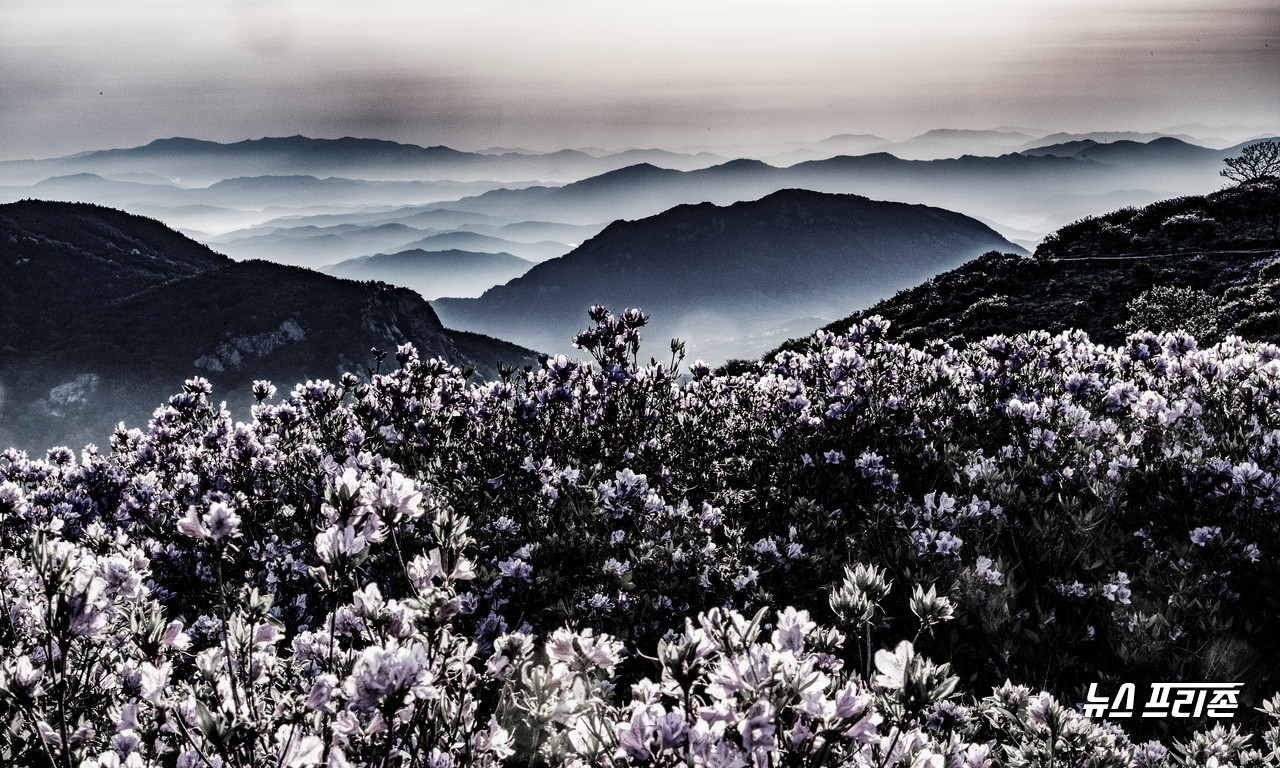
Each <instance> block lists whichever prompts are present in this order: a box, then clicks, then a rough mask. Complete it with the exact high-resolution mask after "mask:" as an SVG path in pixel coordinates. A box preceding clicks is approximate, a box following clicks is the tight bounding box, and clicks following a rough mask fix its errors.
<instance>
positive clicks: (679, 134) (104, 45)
mask: <svg viewBox="0 0 1280 768" xmlns="http://www.w3.org/2000/svg"><path fill="white" fill-rule="evenodd" d="M1278 83H1280V2H1277V0H1204V1H1203V2H1192V1H1191V0H1174V1H1173V2H1155V1H1154V0H930V1H926V0H875V1H874V2H866V1H864V0H768V1H765V0H645V1H644V2H634V1H633V0H457V1H456V2H447V3H446V2H436V1H433V0H359V1H358V2H357V0H198V2H191V1H190V0H113V1H112V2H103V1H102V0H2V1H0V137H3V143H2V144H0V158H3V159H12V158H20V157H47V156H52V155H59V154H66V153H70V152H74V151H79V150H84V149H98V148H106V147H122V146H134V145H137V144H143V143H146V142H148V141H150V140H152V139H156V138H161V137H168V136H191V137H195V138H203V139H212V140H218V141H231V140H240V139H246V138H259V137H262V136H282V135H293V134H305V135H309V136H321V137H338V136H344V135H353V136H367V137H376V138H388V139H395V140H398V141H407V142H413V143H418V144H448V145H450V146H455V147H458V148H462V149H479V148H483V147H488V146H493V145H503V146H521V147H533V148H551V147H563V146H587V145H594V146H602V147H610V148H614V147H623V146H635V145H663V146H696V145H723V144H732V143H754V142H781V141H790V140H809V141H812V140H817V139H821V138H824V137H826V136H829V135H831V134H834V133H863V132H867V133H878V134H880V135H887V136H889V137H890V138H905V137H906V136H909V135H912V134H916V133H921V132H923V131H925V130H928V129H930V128H937V127H955V128H995V127H998V126H1006V125H1019V126H1028V127H1035V128H1043V129H1046V130H1154V129H1162V128H1168V127H1171V126H1177V125H1183V124H1188V123H1203V124H1207V125H1210V126H1230V125H1246V126H1257V127H1260V128H1263V129H1266V130H1272V131H1274V130H1276V129H1277V128H1280V86H1278V85H1277V84H1278ZM1201 132H1202V133H1206V134H1208V135H1212V132H1211V131H1201Z"/></svg>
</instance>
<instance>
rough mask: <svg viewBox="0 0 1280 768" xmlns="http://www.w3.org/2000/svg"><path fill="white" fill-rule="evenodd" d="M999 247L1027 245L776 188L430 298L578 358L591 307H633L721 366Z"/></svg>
mask: <svg viewBox="0 0 1280 768" xmlns="http://www.w3.org/2000/svg"><path fill="white" fill-rule="evenodd" d="M993 249H1001V250H1009V251H1013V252H1020V251H1021V249H1020V248H1018V246H1016V245H1014V244H1012V243H1010V242H1008V241H1007V240H1005V239H1004V238H1002V237H1001V236H1000V235H998V234H997V233H996V232H994V231H992V230H991V228H989V227H987V226H986V225H984V224H982V223H980V222H978V221H975V220H973V219H971V218H968V217H966V216H963V215H960V214H957V213H953V212H951V211H945V210H941V209H938V208H931V207H927V206H921V205H907V204H903V203H889V202H878V201H873V200H869V199H867V198H864V197H858V196H855V195H833V194H825V193H820V192H812V191H807V190H783V191H779V192H775V193H773V194H770V195H768V196H766V197H764V198H763V199H760V200H758V201H752V202H743V203H736V204H733V205H730V206H727V207H720V206H716V205H713V204H711V203H700V204H697V205H681V206H677V207H675V208H673V209H671V210H668V211H665V212H663V213H661V214H658V215H656V216H651V217H647V218H644V219H641V220H638V221H616V222H614V223H613V224H611V225H609V226H608V227H606V228H605V229H604V231H603V232H601V233H600V234H599V235H597V236H595V237H594V238H592V239H590V240H588V241H587V242H586V243H583V244H582V245H581V246H579V247H578V248H576V249H574V250H573V251H572V252H571V253H569V254H567V255H565V256H563V257H561V258H558V259H552V260H550V261H547V262H543V263H541V264H538V265H535V266H534V267H533V268H531V269H530V270H529V271H528V272H527V273H525V274H524V275H523V276H522V277H519V278H516V279H514V280H512V281H510V282H508V283H506V284H505V285H501V286H497V287H494V288H491V289H490V290H488V291H486V292H485V293H484V294H483V295H482V296H480V297H479V298H477V299H441V300H439V301H436V302H435V303H434V306H435V307H436V310H437V311H438V312H439V313H440V317H441V318H442V320H443V321H444V322H445V324H446V325H448V326H449V327H454V328H463V329H467V330H471V331H477V332H480V333H487V334H497V335H501V336H502V337H503V338H507V339H509V340H512V341H515V342H516V343H519V344H523V345H526V346H531V347H534V348H536V349H540V350H543V351H546V352H565V353H573V354H581V353H580V352H579V351H577V350H574V349H573V348H572V347H571V346H570V345H569V341H570V339H571V338H572V336H573V334H574V333H575V332H576V331H577V330H580V329H581V328H582V327H584V325H585V324H586V322H587V321H586V312H587V309H588V308H589V307H590V306H592V305H594V304H604V305H606V306H608V307H610V308H611V309H617V310H620V309H622V308H625V307H640V308H642V309H644V310H645V311H646V312H648V313H649V314H650V316H651V318H652V320H651V323H650V325H649V326H648V328H647V329H646V337H647V338H649V339H650V340H651V341H653V340H656V342H655V343H656V345H657V348H661V347H664V346H665V343H666V341H667V340H668V339H670V338H680V339H683V340H685V341H687V342H688V347H689V354H690V359H693V358H694V357H701V358H704V359H706V360H708V361H722V360H724V359H725V358H726V357H730V356H744V355H752V354H759V352H761V351H763V350H765V349H767V348H768V347H769V346H770V345H771V344H774V343H776V342H777V341H779V340H780V339H781V338H782V337H781V336H779V335H778V331H777V330H776V329H777V328H778V327H779V326H785V325H786V324H788V323H790V322H791V321H793V320H795V319H797V318H806V319H807V320H808V322H809V323H810V327H812V326H813V325H815V324H817V323H818V322H820V320H819V319H818V318H821V317H824V316H825V317H836V316H840V315H842V314H847V312H848V311H849V310H850V309H852V308H854V307H858V306H866V305H869V304H871V303H873V302H874V301H876V300H877V299H878V298H881V297H884V296H888V295H891V294H892V293H893V292H894V291H897V290H901V289H903V288H906V287H909V286H911V285H914V284H916V283H918V282H920V281H921V280H924V279H927V278H928V277H931V276H932V275H934V274H937V273H938V272H941V271H943V270H946V269H950V268H952V267H955V266H958V265H959V264H961V263H963V262H964V261H966V260H968V259H970V258H972V257H974V256H977V255H978V254H980V253H983V252H984V251H989V250H993ZM790 330H791V331H794V327H791V328H790ZM649 349H650V350H654V349H655V347H652V346H651V347H649ZM652 353H653V352H651V354H652ZM657 354H658V355H659V356H661V355H662V352H661V349H657Z"/></svg>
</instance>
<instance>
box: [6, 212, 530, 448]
mask: <svg viewBox="0 0 1280 768" xmlns="http://www.w3.org/2000/svg"><path fill="white" fill-rule="evenodd" d="M0 265H3V269H4V272H5V279H4V280H3V281H0V334H2V336H3V338H4V340H5V341H4V346H3V347H0V443H2V444H4V445H18V446H22V447H27V448H32V449H43V448H46V447H48V446H49V445H51V444H53V443H63V444H68V445H83V444H85V443H88V442H96V443H103V442H105V440H106V439H107V438H108V437H109V436H110V435H111V431H112V428H113V427H114V426H115V424H116V423H117V422H120V421H124V422H125V423H126V424H127V425H129V426H139V425H143V424H145V420H146V418H147V416H148V414H149V413H150V412H151V411H152V409H153V408H154V407H155V405H156V404H157V403H161V402H164V400H165V398H166V397H167V396H168V395H170V394H172V393H174V392H177V391H179V390H180V389H181V386H182V382H183V381H184V379H186V378H189V377H191V376H203V377H205V378H207V379H208V380H209V381H211V382H212V384H213V385H214V387H215V397H216V398H220V399H226V400H227V401H228V402H229V403H230V404H231V406H232V408H233V412H238V413H243V414H244V415H245V416H247V413H248V412H247V410H245V409H247V407H248V405H250V404H251V403H252V397H251V395H250V388H251V385H252V382H253V381H254V380H256V379H270V380H274V381H275V382H277V383H278V384H279V385H280V386H281V388H288V387H292V386H293V384H295V383H297V382H300V381H305V380H307V379H330V380H334V381H337V380H338V378H339V377H340V375H341V374H342V373H343V372H344V371H352V372H355V373H360V372H362V371H364V370H365V369H366V366H369V365H372V362H373V358H372V356H371V354H370V349H371V348H374V347H376V348H378V349H381V350H383V351H390V352H394V351H395V349H396V347H397V345H399V344H403V343H406V342H411V343H413V344H415V345H416V346H417V347H418V349H419V350H420V351H421V353H422V354H423V356H424V357H425V356H438V357H442V358H444V359H445V360H448V361H449V362H450V363H452V364H455V365H458V366H470V365H474V366H476V367H477V369H478V372H480V373H481V374H484V375H488V376H495V375H496V374H497V363H498V362H500V361H501V362H507V363H511V364H518V365H519V364H530V363H532V362H534V361H535V359H536V358H535V355H534V353H532V352H531V351H529V350H526V349H521V348H519V347H516V346H514V345H512V344H508V343H505V342H500V341H498V340H496V339H491V338H485V337H481V336H478V335H475V334H469V333H464V332H456V331H448V330H446V329H445V328H444V327H443V326H442V325H441V324H440V321H439V319H438V317H437V316H436V314H435V312H434V311H433V310H432V308H431V306H430V305H429V304H427V302H426V301H424V300H423V299H422V297H421V296H419V295H418V294H416V293H414V292H412V291H409V290H406V289H402V288H393V287H391V286H388V285H385V284H380V283H357V282H352V281H348V280H340V279H338V278H335V277H331V276H328V275H322V274H319V273H317V272H312V271H309V270H304V269H299V268H296V267H288V266H282V265H278V264H273V263H269V262H263V261H247V262H234V261H232V260H231V259H229V258H227V257H226V256H222V255H219V254H217V253H214V252H213V251H211V250H209V249H208V248H207V247H205V246H203V245H200V244H198V243H195V242H193V241H191V240H190V239H188V238H186V237H184V236H182V235H180V234H178V233H176V232H173V231H172V230H170V229H168V228H167V227H165V226H163V225H162V224H160V223H159V222H156V221H153V220H150V219H145V218H142V217H138V216H133V215H129V214H125V213H122V212H120V211H115V210H111V209H107V208H101V207H98V206H93V205H87V204H69V203H50V202H39V201H26V202H20V203H13V204H8V205H2V206H0ZM237 409H238V410H237Z"/></svg>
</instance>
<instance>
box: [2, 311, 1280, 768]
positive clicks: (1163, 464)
mask: <svg viewBox="0 0 1280 768" xmlns="http://www.w3.org/2000/svg"><path fill="white" fill-rule="evenodd" d="M591 318H592V321H593V324H594V327H592V328H590V329H589V330H587V331H584V332H583V333H581V334H579V336H578V338H577V340H576V342H577V344H578V345H579V346H580V347H581V348H582V349H584V350H585V351H587V352H588V353H590V355H591V356H592V357H593V358H594V359H593V361H591V362H577V361H573V360H571V359H569V358H566V357H554V358H550V359H547V360H546V362H545V363H544V364H543V365H542V366H541V367H539V368H537V369H530V370H527V371H524V372H516V371H507V372H506V373H505V376H504V377H503V378H502V379H501V380H497V381H493V382H490V383H485V384H472V383H468V381H467V380H466V378H464V376H463V375H462V374H461V373H460V372H459V371H458V370H457V369H454V368H451V367H450V366H448V365H447V364H445V363H442V362H440V361H438V360H426V359H420V358H419V356H418V354H417V353H416V351H415V350H414V349H413V348H412V347H410V346H407V345H406V346H403V347H401V348H400V349H398V350H397V351H396V352H395V353H394V355H392V356H388V357H385V358H384V357H382V356H379V359H378V362H377V370H376V371H375V372H374V373H373V374H372V375H371V376H370V377H369V378H368V379H367V380H361V379H359V378H357V377H355V376H346V377H344V378H343V379H342V380H341V381H339V382H337V383H331V382H328V381H309V382H306V383H304V384H300V385H298V386H296V387H294V388H293V389H292V390H291V391H287V392H280V391H278V390H277V388H276V387H275V386H274V385H272V384H271V383H268V382H265V381H262V382H259V383H258V384H256V385H255V395H256V397H257V399H258V400H259V405H258V406H256V407H255V408H254V410H253V417H252V420H251V421H249V422H247V423H235V422H233V421H232V420H231V419H230V417H229V415H228V414H227V413H226V412H225V411H222V410H221V409H220V408H219V407H218V406H217V405H216V404H215V403H216V402H217V399H216V398H217V393H214V392H211V389H210V386H209V385H208V384H207V382H205V381H203V380H199V379H195V380H191V381H189V382H188V383H187V385H186V386H185V388H184V391H183V392H181V393H179V394H177V395H175V396H173V397H172V398H171V399H170V400H169V402H168V403H167V404H165V405H163V406H162V407H160V408H158V409H157V410H156V411H155V414H154V415H153V417H152V419H151V421H150V423H149V424H148V426H147V428H146V429H145V430H136V429H135V430H129V429H124V428H121V429H120V430H118V431H117V433H116V434H115V436H114V437H113V438H112V439H111V444H110V445H109V446H103V447H102V448H95V447H92V446H90V447H88V448H86V449H85V450H84V451H81V452H76V451H72V450H69V449H66V448H57V449H54V450H51V451H49V452H48V455H47V456H44V457H42V458H33V457H29V456H27V455H25V454H23V453H20V452H17V451H13V450H10V451H8V452H6V453H4V454H3V456H2V457H0V606H2V607H3V611H2V612H0V649H3V653H2V654H0V712H3V713H4V716H3V718H0V759H2V760H3V761H4V763H5V764H8V765H25V766H37V765H53V766H65V767H66V768H71V767H72V766H82V767H83V768H116V766H152V765H157V766H180V767H181V768H195V767H196V766H206V767H208V768H222V767H223V766H313V765H327V766H333V767H334V768H340V767H345V766H387V765H396V766H432V767H433V768H436V767H439V766H450V765H583V766H586V765H618V766H622V765H637V766H639V765H655V766H656V765H666V766H676V765H680V766H686V765H687V766H694V765H697V766H760V767H762V766H783V765H786V766H802V765H811V766H827V765H848V766H876V768H884V767H885V766H913V767H914V766H931V767H932V766H947V767H948V768H950V767H951V766H959V767H963V768H978V767H980V766H1005V765H1009V766H1086V765H1087V766H1142V767H1154V766H1173V765H1187V766H1192V765H1194V766H1201V765H1276V764H1277V761H1278V760H1280V736H1278V734H1280V731H1278V730H1277V728H1276V724H1277V720H1276V707H1277V702H1278V701H1280V699H1271V697H1272V696H1273V694H1275V693H1276V691H1277V690H1280V669H1278V668H1277V667H1276V665H1275V663H1274V660H1275V659H1276V658H1277V656H1278V655H1280V648H1277V644H1278V643H1280V640H1277V638H1278V637H1280V613H1278V612H1277V610H1276V602H1275V600H1276V598H1275V595H1277V594H1280V565H1278V564H1280V560H1278V559H1277V557H1276V553H1275V552H1274V551H1273V548H1274V546H1275V542H1276V541H1277V540H1280V536H1278V534H1280V519H1278V518H1277V517H1276V508H1277V501H1280V498H1278V497H1280V479H1278V478H1280V347H1276V346H1273V345H1269V344H1262V343H1247V342H1244V341H1241V340H1240V339H1238V338H1227V339H1225V340H1223V341H1222V342H1220V343H1218V344H1216V345H1213V346H1208V347H1202V346H1200V345H1198V344H1197V342H1196V341H1195V339H1193V338H1191V337H1190V336H1188V335H1186V334H1183V333H1165V334H1159V335H1157V334H1152V333H1146V332H1138V333H1134V334H1131V335H1130V336H1128V338H1127V339H1126V340H1125V341H1124V343H1122V344H1119V345H1115V346H1103V345H1099V344H1096V343H1094V342H1092V341H1091V340H1090V339H1089V338H1087V337H1086V336H1085V335H1084V334H1082V333H1079V332H1063V333H1059V334H1056V335H1051V334H1049V333H1046V332H1030V333H1025V334H1020V335H1016V336H999V335H996V336H992V337H989V338H986V339H984V340H982V341H980V342H975V343H969V344H960V345H957V346H954V347H953V346H947V345H944V344H941V343H937V342H933V343H929V344H924V345H916V346H913V345H909V344H904V343H901V342H896V341H891V340H890V339H889V337H888V336H887V332H888V331H889V326H888V324H887V323H886V322H885V321H884V320H882V319H880V318H868V319H865V320H863V321H861V322H859V323H857V324H856V325H853V326H852V327H849V328H846V329H844V330H843V331H842V332H840V333H822V334H819V335H818V336H817V337H815V338H814V339H813V340H811V342H809V343H808V345H807V346H806V347H805V348H803V349H799V350H796V351H788V352H783V353H781V354H779V355H777V356H776V357H774V358H772V359H769V360H767V361H763V362H760V363H758V364H756V365H755V366H754V367H753V368H752V369H751V370H749V371H746V372H743V373H739V374H736V375H727V374H717V373H713V372H712V371H710V370H709V369H708V368H707V366H705V365H703V364H701V363H699V362H694V363H693V364H691V365H689V366H688V370H687V373H688V374H689V376H688V377H684V378H681V377H680V376H679V374H680V373H682V372H684V368H683V366H684V363H683V361H682V360H681V355H680V352H679V346H678V345H677V344H673V345H672V358H671V360H670V361H669V362H653V361H651V362H650V363H649V364H642V363H641V362H640V360H641V358H640V357H639V349H640V333H641V329H642V327H643V325H644V323H645V319H646V318H645V317H644V315H643V314H642V313H640V312H639V311H637V310H627V311H626V312H623V313H622V314H620V315H616V316H615V315H613V314H611V313H609V312H608V311H606V310H605V309H604V308H602V307H598V308H594V309H593V310H592V312H591ZM664 357H665V355H664ZM1135 681H1136V682H1161V681H1167V682H1177V681H1193V682H1241V683H1244V684H1245V687H1244V689H1243V691H1242V693H1241V697H1240V706H1239V710H1238V711H1237V712H1236V713H1235V717H1234V718H1233V719H1231V720H1223V721H1211V720H1208V719H1204V718H1202V719H1197V720H1191V721H1186V720H1181V721H1174V720H1165V721H1159V722H1157V723H1154V724H1153V723H1152V722H1150V721H1141V720H1134V721H1132V722H1131V723H1123V724H1121V725H1123V726H1124V727H1121V725H1117V724H1116V723H1114V722H1107V721H1104V720H1091V719H1088V718H1086V717H1084V716H1083V715H1082V714H1080V713H1079V712H1078V711H1077V704H1079V703H1080V702H1082V701H1083V700H1084V696H1085V690H1086V689H1087V688H1088V686H1089V684H1091V683H1096V684H1097V685H1098V687H1099V689H1101V690H1105V691H1112V690H1115V689H1116V687H1117V686H1119V685H1121V684H1123V683H1125V682H1135Z"/></svg>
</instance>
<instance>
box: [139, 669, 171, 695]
mask: <svg viewBox="0 0 1280 768" xmlns="http://www.w3.org/2000/svg"><path fill="white" fill-rule="evenodd" d="M172 666H173V665H172V664H170V663H169V662H167V661H166V662H165V663H164V664H161V665H160V666H158V667H157V666H155V665H154V664H152V663H151V662H149V661H144V662H143V663H142V667H141V669H140V670H139V671H140V672H141V673H142V698H144V699H146V700H147V701H149V702H151V703H152V704H155V705H157V706H158V705H159V704H160V703H161V702H160V697H161V695H162V694H163V693H164V689H165V686H167V685H168V684H169V672H170V671H171V670H172Z"/></svg>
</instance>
